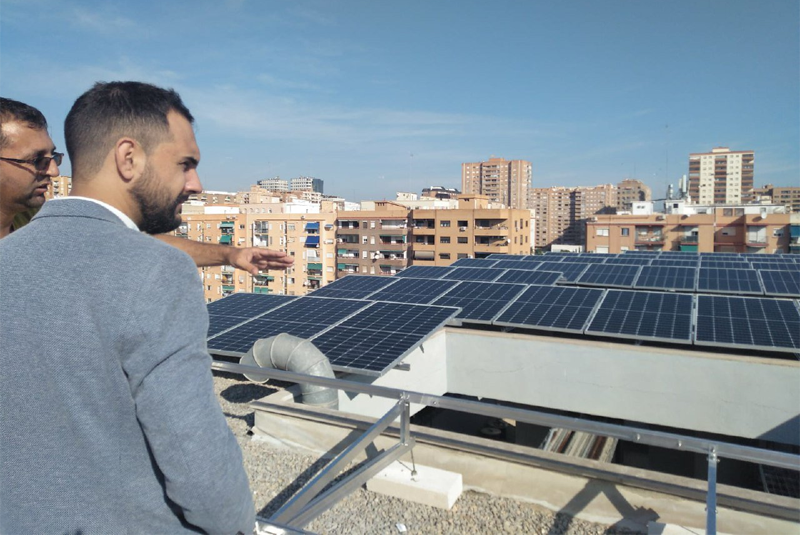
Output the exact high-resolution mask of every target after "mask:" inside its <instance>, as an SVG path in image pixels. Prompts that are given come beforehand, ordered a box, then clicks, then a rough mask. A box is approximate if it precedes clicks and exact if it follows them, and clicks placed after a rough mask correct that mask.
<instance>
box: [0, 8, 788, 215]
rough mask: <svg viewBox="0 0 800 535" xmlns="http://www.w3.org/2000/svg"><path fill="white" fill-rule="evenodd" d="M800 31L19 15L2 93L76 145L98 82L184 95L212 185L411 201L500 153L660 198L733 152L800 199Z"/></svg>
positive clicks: (612, 18)
mask: <svg viewBox="0 0 800 535" xmlns="http://www.w3.org/2000/svg"><path fill="white" fill-rule="evenodd" d="M799 21H800V2H797V0H749V1H740V0H719V1H717V0H713V1H712V0H671V1H669V2H658V1H655V0H606V1H597V0H565V1H561V2H556V1H535V2H534V1H525V0H517V1H507V0H497V1H493V2H489V1H488V0H484V1H472V0H440V1H435V0H405V1H403V2H399V1H368V0H363V1H361V0H360V1H351V0H343V1H339V2H331V1H327V0H322V1H302V0H299V1H292V2H286V1H281V2H277V1H266V0H262V1H256V0H227V1H225V0H216V1H210V0H209V1H206V0H193V1H182V0H177V1H164V0H161V1H158V2H155V1H150V0H140V1H137V2H134V3H121V2H119V3H114V2H107V1H89V0H87V1H74V0H3V3H2V7H1V8H0V48H1V50H2V53H1V54H0V92H2V94H3V96H6V97H10V98H15V99H18V100H23V101H25V102H27V103H29V104H32V105H34V106H36V107H38V108H40V109H41V110H42V111H43V112H44V113H45V114H46V115H47V117H48V120H49V122H50V125H51V134H52V136H53V138H54V140H55V142H56V144H57V145H58V146H59V147H63V146H64V143H63V134H62V122H63V119H64V117H65V116H66V114H67V112H68V111H69V108H70V106H71V105H72V102H73V101H74V100H75V98H77V96H78V95H80V94H81V93H82V92H83V91H85V90H86V89H88V88H89V87H90V86H91V84H92V83H94V82H95V81H98V80H104V81H111V80H143V81H149V82H153V83H156V84H159V85H164V86H169V87H174V88H175V89H176V90H177V91H178V92H180V93H181V95H182V97H183V99H184V101H185V102H186V104H187V105H188V106H189V108H190V109H191V110H192V113H193V114H194V115H195V117H196V120H197V125H196V131H197V137H198V142H199V144H200V149H201V151H202V154H203V158H202V163H201V166H200V168H199V170H200V176H201V179H202V181H203V184H204V186H205V187H206V189H211V190H226V191H227V190H230V191H234V190H238V189H244V188H246V187H247V186H248V185H249V184H251V183H254V182H255V181H256V180H259V179H262V178H269V177H273V176H281V177H282V178H291V177H294V176H301V175H308V176H314V177H317V178H321V179H323V180H324V181H325V192H326V193H331V194H337V195H341V196H344V197H346V198H348V199H349V200H356V201H357V200H363V199H382V198H389V199H391V198H394V194H395V191H413V192H419V191H420V190H421V189H422V188H423V187H426V186H430V185H442V186H446V187H457V188H460V178H461V163H462V162H476V161H483V160H486V159H488V158H489V157H490V156H493V155H494V156H500V157H504V158H507V159H524V160H530V161H531V162H532V164H533V185H534V186H535V187H547V186H553V185H560V186H579V185H593V184H602V183H608V182H612V183H616V182H618V181H619V180H621V179H623V178H626V177H636V178H639V179H641V180H644V181H645V182H646V183H647V184H648V185H650V186H651V187H652V188H653V190H654V196H658V197H660V196H663V194H664V192H665V191H666V185H667V184H668V183H677V180H678V178H680V176H681V175H683V174H685V173H687V172H688V169H687V168H688V154H689V153H690V152H706V151H709V150H710V149H711V148H712V147H716V146H729V147H730V148H731V149H732V150H755V151H756V165H755V174H756V185H762V184H765V183H767V182H772V183H774V184H778V185H788V186H800V30H798V27H799V26H800V25H799V24H798V22H799ZM62 172H64V173H65V174H68V173H69V165H68V163H65V165H64V166H62Z"/></svg>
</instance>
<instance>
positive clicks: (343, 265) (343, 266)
mask: <svg viewBox="0 0 800 535" xmlns="http://www.w3.org/2000/svg"><path fill="white" fill-rule="evenodd" d="M336 269H347V264H336Z"/></svg>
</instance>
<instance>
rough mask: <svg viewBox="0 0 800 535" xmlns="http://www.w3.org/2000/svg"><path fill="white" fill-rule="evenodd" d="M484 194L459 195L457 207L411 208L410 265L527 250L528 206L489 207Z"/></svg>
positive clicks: (530, 223) (530, 237)
mask: <svg viewBox="0 0 800 535" xmlns="http://www.w3.org/2000/svg"><path fill="white" fill-rule="evenodd" d="M488 205H489V202H488V199H487V197H486V196H483V195H477V196H470V195H462V196H461V197H460V198H459V205H458V208H455V209H451V210H426V209H421V210H412V211H411V233H410V238H411V261H410V264H412V265H423V266H425V265H427V266H448V265H450V264H452V263H453V262H455V261H456V260H458V259H460V258H485V257H487V256H489V255H490V254H492V253H497V254H530V253H531V246H532V242H533V233H534V221H533V218H532V217H531V211H530V210H523V209H513V208H488Z"/></svg>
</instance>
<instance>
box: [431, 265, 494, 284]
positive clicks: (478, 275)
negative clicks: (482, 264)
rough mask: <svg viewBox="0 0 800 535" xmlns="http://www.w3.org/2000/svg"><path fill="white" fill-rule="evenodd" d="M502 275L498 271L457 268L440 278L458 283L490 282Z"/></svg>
mask: <svg viewBox="0 0 800 535" xmlns="http://www.w3.org/2000/svg"><path fill="white" fill-rule="evenodd" d="M502 274H503V272H502V271H501V270H499V269H492V268H467V267H457V268H452V270H451V271H450V273H447V274H445V275H444V277H442V278H443V279H446V280H458V281H483V282H491V281H493V280H496V279H497V277H499V276H500V275H502Z"/></svg>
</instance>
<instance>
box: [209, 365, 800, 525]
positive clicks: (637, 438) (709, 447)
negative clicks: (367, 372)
mask: <svg viewBox="0 0 800 535" xmlns="http://www.w3.org/2000/svg"><path fill="white" fill-rule="evenodd" d="M211 368H212V369H214V370H217V371H222V372H229V373H236V374H244V373H247V374H248V375H252V376H258V375H261V376H262V377H265V378H270V379H277V380H279V381H286V382H290V383H307V384H314V385H319V386H326V387H330V388H336V389H338V390H344V391H346V392H357V393H361V394H369V395H372V396H377V397H383V398H388V399H396V400H399V401H401V402H405V403H406V404H409V403H417V404H420V405H425V406H428V407H435V408H440V409H450V410H455V411H460V412H467V413H471V414H478V415H482V416H489V417H493V418H501V419H503V418H508V419H511V420H515V421H517V422H524V423H529V424H535V425H542V426H545V427H562V428H567V429H572V430H574V431H582V432H586V433H592V434H595V435H600V436H607V437H613V438H617V439H619V440H625V441H628V442H636V443H639V444H647V445H649V446H657V447H661V448H667V449H673V450H679V451H689V452H693V453H700V454H705V455H707V456H708V457H707V458H708V492H707V495H706V507H707V511H708V512H707V519H706V533H708V534H715V533H716V501H717V496H716V494H717V493H716V484H717V482H716V476H717V464H718V462H719V459H720V458H727V459H736V460H739V461H745V462H751V463H759V464H765V465H769V466H776V467H779V468H787V469H790V470H797V471H800V456H798V455H793V454H790V453H783V452H778V451H771V450H764V449H760V448H753V447H751V446H742V445H739V444H731V443H728V442H715V441H711V440H706V439H702V438H697V437H690V436H684V435H678V434H675V433H664V432H661V431H652V430H650V429H641V428H635V427H627V426H623V425H616V424H609V423H603V422H593V421H591V420H584V419H581V418H572V417H569V416H559V415H553V414H548V413H544V412H539V411H533V410H527V409H517V408H514V407H506V406H502V405H494V404H489V403H483V402H479V401H470V400H465V399H457V398H450V397H444V396H436V395H432V394H425V393H422V392H413V391H407V390H399V389H395V388H389V387H385V386H377V385H372V384H365V383H358V382H355V381H347V380H344V379H335V378H327V377H317V376H311V375H304V374H300V373H294V372H288V371H283V370H275V369H265V368H258V367H255V366H244V365H241V364H234V363H230V362H220V361H214V362H213V363H212V364H211ZM391 412H392V411H390V413H391ZM388 414H389V413H387V416H388ZM384 418H386V416H384ZM382 420H383V418H382V419H381V420H379V421H382ZM375 425H377V423H376V424H375ZM386 425H387V426H388V424H386ZM403 425H404V426H405V429H406V431H405V432H406V433H407V429H408V425H407V424H403ZM373 427H374V426H373ZM370 429H372V428H370ZM384 429H385V427H384ZM378 434H380V433H378ZM376 436H377V435H376ZM405 436H408V435H405ZM408 440H409V441H411V440H413V439H412V438H411V437H410V436H408ZM401 443H402V438H401ZM387 464H388V463H387ZM367 479H369V478H367ZM314 503H316V502H312V503H311V504H310V505H309V506H313V505H314ZM287 505H288V504H287ZM279 512H280V511H279Z"/></svg>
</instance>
